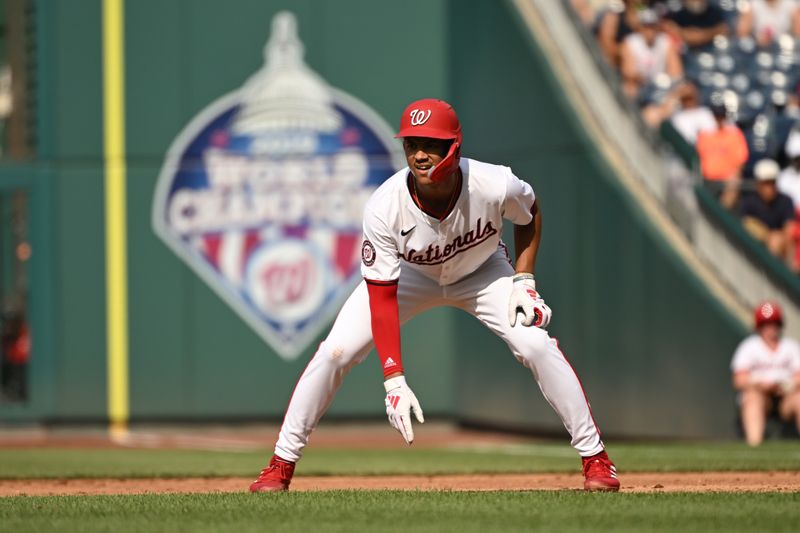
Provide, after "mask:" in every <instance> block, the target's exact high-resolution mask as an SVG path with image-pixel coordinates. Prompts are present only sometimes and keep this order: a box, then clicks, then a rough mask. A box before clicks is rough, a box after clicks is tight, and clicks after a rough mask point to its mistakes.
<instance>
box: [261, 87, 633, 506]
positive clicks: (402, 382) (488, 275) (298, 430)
mask: <svg viewBox="0 0 800 533" xmlns="http://www.w3.org/2000/svg"><path fill="white" fill-rule="evenodd" d="M397 137H398V138H401V139H403V147H404V149H405V155H406V161H407V162H408V166H407V167H406V168H404V169H402V170H400V171H399V172H397V173H396V174H394V175H393V176H392V177H390V178H389V179H388V180H386V181H385V182H384V183H383V184H382V185H381V186H380V187H379V188H378V189H377V190H376V191H375V193H374V194H373V195H372V197H371V198H370V200H369V201H368V202H367V204H366V207H365V209H364V240H363V243H362V247H361V252H362V253H361V255H362V266H361V271H362V274H363V276H364V281H363V282H362V283H361V284H360V285H359V286H358V287H356V289H355V291H354V292H353V294H352V295H351V296H350V297H349V298H348V300H347V301H346V302H345V304H344V306H343V307H342V309H341V311H340V312H339V315H338V317H337V318H336V321H335V322H334V324H333V328H332V329H331V331H330V333H329V334H328V337H327V338H326V339H325V340H324V341H323V342H322V343H321V344H320V346H319V349H318V350H317V352H316V354H315V355H314V357H313V358H312V360H311V362H310V363H309V364H308V366H307V367H306V369H305V371H304V372H303V374H302V376H300V380H299V381H298V383H297V386H296V388H295V391H294V394H293V395H292V398H291V400H290V402H289V407H288V409H287V411H286V416H285V418H284V421H283V425H282V427H281V430H280V435H279V437H278V442H277V444H276V445H275V455H274V456H273V457H272V460H271V461H270V464H269V466H268V467H267V468H265V469H264V470H262V471H261V474H260V475H259V477H258V479H256V481H254V482H253V483H252V484H251V485H250V490H251V491H252V492H262V491H275V490H286V489H288V487H289V483H290V481H291V479H292V474H293V473H294V467H295V463H296V462H297V461H298V460H299V459H300V457H301V455H302V450H303V447H304V446H305V445H306V444H307V443H308V438H309V435H310V434H311V432H312V431H313V430H314V428H315V427H316V426H317V423H318V422H319V419H320V417H321V416H322V415H323V413H324V412H325V410H326V409H327V408H328V406H329V405H330V403H331V401H332V400H333V397H334V394H335V393H336V390H337V389H338V388H339V386H340V385H341V383H342V379H343V378H344V376H345V375H346V374H347V372H348V371H349V370H350V369H351V368H352V367H353V365H355V364H357V363H360V362H361V361H363V360H364V358H365V357H366V356H367V354H368V353H369V351H370V350H371V349H372V347H373V345H374V347H375V348H376V351H377V353H378V358H379V359H380V363H381V366H382V368H383V375H384V387H385V389H386V399H385V404H386V414H387V415H388V417H389V423H390V424H391V425H392V427H394V428H395V429H396V430H397V431H399V432H400V434H401V435H402V437H403V439H405V441H406V442H407V443H408V444H411V443H412V442H413V441H414V429H413V427H412V424H411V413H412V412H413V414H414V416H415V417H416V419H417V421H418V422H420V423H422V422H423V421H424V417H423V414H422V408H421V407H420V403H419V401H418V400H417V397H416V396H415V395H414V392H413V391H412V390H411V387H410V385H409V384H408V383H407V382H406V379H405V377H404V371H403V359H402V356H401V350H400V324H402V323H404V322H406V321H407V320H409V319H411V318H412V317H414V316H415V315H417V314H419V313H421V312H423V311H425V310H427V309H431V308H433V307H437V306H443V305H446V306H451V307H457V308H459V309H463V310H464V311H466V312H468V313H470V314H471V315H473V316H475V317H476V318H478V320H480V321H481V322H482V323H483V324H484V325H485V326H486V327H488V328H489V329H490V330H491V331H493V332H494V333H495V334H496V335H498V336H500V337H501V338H502V339H503V340H504V341H505V342H506V343H507V344H508V346H509V348H510V349H511V351H512V353H513V354H514V356H515V357H516V358H517V360H518V361H519V362H521V363H522V364H523V365H524V366H526V367H527V368H529V369H530V370H531V372H532V373H533V377H534V379H535V380H536V381H537V383H538V384H539V387H540V388H541V390H542V393H543V394H544V397H545V399H547V401H548V402H549V403H550V405H551V406H552V407H553V409H555V411H556V413H557V414H558V415H559V416H560V417H561V420H562V421H563V423H564V426H565V427H566V428H567V431H569V433H570V435H571V436H572V446H573V447H574V448H575V449H576V450H577V451H578V453H579V454H580V455H581V457H582V458H583V474H584V477H585V483H584V488H585V489H586V490H611V491H616V490H618V489H619V481H618V479H617V476H616V469H615V467H614V464H613V463H612V462H611V460H610V459H609V458H608V455H607V454H606V452H605V450H604V446H603V442H602V441H601V440H600V433H599V432H598V429H597V426H596V425H595V423H594V420H593V418H592V413H591V411H590V409H589V404H588V402H587V399H586V396H585V395H584V392H583V389H582V387H581V384H580V382H579V380H578V377H577V376H576V375H575V372H574V371H573V369H572V367H571V366H570V364H569V362H567V360H566V358H565V357H564V355H563V354H562V353H561V350H560V349H559V347H558V342H557V341H556V339H553V338H551V337H549V336H548V334H547V332H546V331H545V329H544V328H546V327H547V325H548V323H549V322H550V317H551V311H550V308H549V307H548V306H547V304H545V302H544V300H543V299H542V297H541V296H540V295H539V293H538V292H537V290H536V281H535V280H534V276H533V272H534V266H535V263H536V253H537V251H538V249H539V241H540V239H541V235H542V232H541V225H542V215H541V212H540V210H539V206H538V202H537V201H536V195H535V194H534V192H533V189H532V188H531V186H530V185H528V184H527V183H525V182H524V181H522V180H520V179H519V178H517V177H516V176H515V175H514V174H513V173H512V172H511V169H509V168H508V167H503V166H498V165H492V164H488V163H482V162H480V161H475V160H473V159H467V158H462V157H461V156H460V155H461V143H462V135H461V124H460V123H459V120H458V117H457V116H456V113H455V111H454V110H453V108H452V107H451V106H450V105H449V104H448V103H446V102H444V101H442V100H435V99H424V100H419V101H416V102H414V103H412V104H411V105H409V106H408V107H407V108H406V110H405V111H404V112H403V116H402V118H401V120H400V131H399V133H398V134H397ZM503 219H507V220H509V221H511V222H512V223H513V224H514V246H515V250H516V258H515V260H514V261H513V262H512V261H511V260H510V259H509V256H508V253H507V250H506V247H505V245H504V244H503V242H502V241H501V240H500V235H501V231H502V225H503Z"/></svg>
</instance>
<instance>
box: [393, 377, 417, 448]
mask: <svg viewBox="0 0 800 533" xmlns="http://www.w3.org/2000/svg"><path fill="white" fill-rule="evenodd" d="M383 386H384V387H385V388H386V415H387V416H388V417H389V424H391V425H392V427H393V428H394V429H396V430H397V431H399V432H400V434H401V435H402V436H403V438H404V439H405V441H406V444H411V443H412V442H414V429H413V428H412V427H411V410H412V409H413V410H414V414H415V415H416V417H417V420H418V421H419V423H420V424H421V423H423V422H425V417H424V416H423V415H422V408H421V407H420V406H419V401H417V397H416V396H414V393H413V392H412V391H411V389H410V388H408V385H407V384H406V378H405V376H397V377H395V378H391V379H387V380H386V381H384V382H383Z"/></svg>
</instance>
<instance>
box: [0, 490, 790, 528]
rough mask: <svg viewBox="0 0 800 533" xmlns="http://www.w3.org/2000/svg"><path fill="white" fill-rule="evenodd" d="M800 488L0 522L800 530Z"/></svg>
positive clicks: (93, 507) (158, 499) (394, 501)
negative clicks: (771, 491) (786, 491)
mask: <svg viewBox="0 0 800 533" xmlns="http://www.w3.org/2000/svg"><path fill="white" fill-rule="evenodd" d="M798 508H800V494H797V493H792V494H761V493H758V494H754V493H751V494H741V493H740V494H723V493H710V494H628V495H623V494H587V493H582V492H578V491H562V492H426V493H416V492H399V491H370V492H358V491H331V492H323V493H291V492H290V493H286V494H259V495H251V494H201V495H141V496H92V497H49V498H42V497H13V498H2V499H0V524H2V529H3V530H5V531H15V532H24V531H37V532H38V531H48V532H54V531H82V532H83V531H87V532H91V531H155V532H158V531H192V532H198V531H235V532H236V533H243V532H247V531H279V532H290V531H298V532H306V531H315V532H319V531H322V532H327V531H342V532H351V531H380V532H382V533H383V532H394V531H397V532H401V533H408V532H411V531H414V532H417V531H431V532H433V531H458V532H459V533H462V532H464V533H468V532H478V533H489V532H495V531H502V532H514V531H560V532H570V531H578V532H581V533H586V532H587V531H591V532H595V531H682V532H683V531H701V532H716V531H719V532H725V533H730V532H735V531H798V530H800V518H798V517H799V516H800V514H798Z"/></svg>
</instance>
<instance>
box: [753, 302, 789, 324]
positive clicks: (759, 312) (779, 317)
mask: <svg viewBox="0 0 800 533" xmlns="http://www.w3.org/2000/svg"><path fill="white" fill-rule="evenodd" d="M755 322H756V329H759V328H760V327H761V326H763V325H764V324H778V325H779V326H781V327H782V326H783V311H782V310H781V306H779V305H778V304H777V303H775V302H762V303H761V304H759V305H758V307H756V310H755Z"/></svg>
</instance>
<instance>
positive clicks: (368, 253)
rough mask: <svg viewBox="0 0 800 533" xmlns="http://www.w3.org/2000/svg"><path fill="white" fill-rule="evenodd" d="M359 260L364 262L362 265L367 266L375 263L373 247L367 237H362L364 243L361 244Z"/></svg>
mask: <svg viewBox="0 0 800 533" xmlns="http://www.w3.org/2000/svg"><path fill="white" fill-rule="evenodd" d="M361 261H362V262H363V263H364V266H368V267H371V266H372V265H373V264H375V247H374V246H372V243H371V242H369V239H364V243H363V244H362V245H361Z"/></svg>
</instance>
